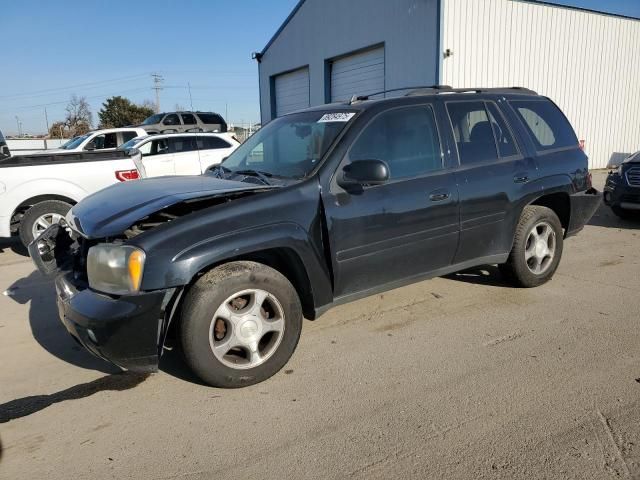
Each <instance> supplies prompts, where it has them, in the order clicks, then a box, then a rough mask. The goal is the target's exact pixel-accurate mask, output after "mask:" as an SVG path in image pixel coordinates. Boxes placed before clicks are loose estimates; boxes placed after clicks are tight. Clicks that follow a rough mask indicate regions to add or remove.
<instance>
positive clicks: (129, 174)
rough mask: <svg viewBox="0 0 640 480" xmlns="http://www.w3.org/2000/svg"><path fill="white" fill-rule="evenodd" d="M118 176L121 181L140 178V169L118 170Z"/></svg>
mask: <svg viewBox="0 0 640 480" xmlns="http://www.w3.org/2000/svg"><path fill="white" fill-rule="evenodd" d="M116 178H117V179H118V180H119V181H121V182H126V181H127V180H137V179H139V178H140V174H139V173H138V170H136V169H135V168H134V169H133V170H117V171H116Z"/></svg>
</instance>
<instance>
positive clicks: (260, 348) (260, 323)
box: [180, 261, 302, 388]
mask: <svg viewBox="0 0 640 480" xmlns="http://www.w3.org/2000/svg"><path fill="white" fill-rule="evenodd" d="M301 331H302V307H301V305H300V299H299V297H298V294H297V292H296V290H295V288H294V287H293V285H291V283H290V282H289V280H287V279H286V277H284V276H283V275H282V274H281V273H280V272H278V271H277V270H274V269H273V268H270V267H267V266H266V265H263V264H260V263H255V262H246V261H241V262H230V263H227V264H223V265H220V266H219V267H216V268H214V269H213V270H211V271H210V272H208V273H206V274H205V275H203V276H202V277H201V278H200V279H199V280H198V281H197V282H196V283H195V284H194V285H193V286H192V287H191V289H190V290H189V292H188V293H187V295H186V297H185V300H184V305H183V308H182V323H181V331H180V339H181V342H182V349H183V352H184V356H185V360H186V362H187V364H188V365H189V366H190V367H191V369H192V370H193V372H194V373H195V374H196V375H197V376H198V377H200V378H201V379H202V380H203V381H204V382H206V383H207V384H209V385H211V386H214V387H222V388H238V387H246V386H248V385H253V384H256V383H259V382H262V381H264V380H266V379H268V378H269V377H271V376H272V375H274V374H275V373H277V372H278V371H279V370H280V369H281V368H282V367H283V366H284V365H285V364H286V363H287V362H288V361H289V358H291V355H293V352H294V351H295V349H296V346H297V345H298V340H299V338H300V332H301Z"/></svg>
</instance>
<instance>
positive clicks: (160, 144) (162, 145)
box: [138, 138, 169, 157]
mask: <svg viewBox="0 0 640 480" xmlns="http://www.w3.org/2000/svg"><path fill="white" fill-rule="evenodd" d="M138 150H140V152H141V153H142V155H143V156H145V157H148V156H152V155H163V154H165V153H169V144H168V142H167V139H166V138H161V139H159V140H153V141H151V142H147V143H143V144H142V145H140V146H139V147H138Z"/></svg>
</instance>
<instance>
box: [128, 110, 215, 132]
mask: <svg viewBox="0 0 640 480" xmlns="http://www.w3.org/2000/svg"><path fill="white" fill-rule="evenodd" d="M140 127H142V128H144V129H145V130H146V131H147V132H148V133H149V134H155V133H185V132H195V133H197V132H217V133H224V132H226V131H227V122H225V121H224V118H222V116H221V115H218V114H217V113H213V112H168V113H156V114H155V115H151V116H150V117H149V118H147V119H146V120H145V121H144V122H142V124H141V125H140Z"/></svg>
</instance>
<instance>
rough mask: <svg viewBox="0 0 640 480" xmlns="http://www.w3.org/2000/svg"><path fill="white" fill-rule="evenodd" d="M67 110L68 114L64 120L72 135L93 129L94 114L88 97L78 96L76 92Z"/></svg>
mask: <svg viewBox="0 0 640 480" xmlns="http://www.w3.org/2000/svg"><path fill="white" fill-rule="evenodd" d="M65 110H66V112H67V115H66V117H65V120H64V122H65V124H66V125H67V128H68V129H69V132H70V134H71V136H73V137H75V136H77V135H84V134H85V133H87V132H88V131H89V130H91V124H92V123H93V115H92V113H91V108H90V107H89V102H87V99H86V97H78V96H77V95H75V94H74V95H72V96H71V99H70V100H69V103H68V104H67V108H66V109H65Z"/></svg>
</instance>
